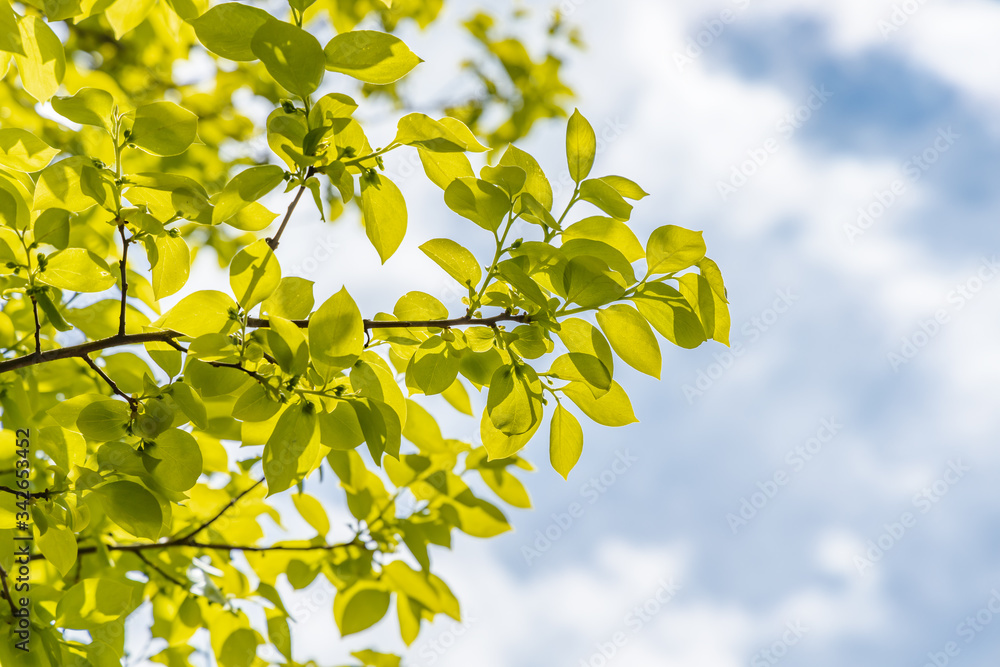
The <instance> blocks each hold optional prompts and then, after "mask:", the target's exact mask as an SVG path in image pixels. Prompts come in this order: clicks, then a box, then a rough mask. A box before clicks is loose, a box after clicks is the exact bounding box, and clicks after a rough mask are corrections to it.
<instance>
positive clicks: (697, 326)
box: [632, 283, 707, 349]
mask: <svg viewBox="0 0 1000 667" xmlns="http://www.w3.org/2000/svg"><path fill="white" fill-rule="evenodd" d="M632 302H633V303H635V306H636V308H638V309H639V312H640V313H642V316H643V317H645V318H646V319H647V320H648V321H649V323H650V324H652V325H653V328H654V329H656V330H657V331H658V332H659V333H660V335H661V336H663V337H664V338H666V339H667V340H669V341H670V342H671V343H673V344H674V345H678V346H680V347H683V348H686V349H694V348H696V347H698V346H699V345H701V344H702V343H704V342H705V340H706V339H707V335H706V333H705V328H704V326H703V325H702V323H701V320H700V319H699V318H698V314H697V313H696V312H695V311H694V308H693V307H692V306H691V304H690V303H689V302H688V300H687V299H685V298H684V295H682V294H681V293H680V292H678V291H677V290H676V289H674V288H673V287H671V286H670V285H665V284H663V283H646V284H645V285H643V286H642V287H641V288H640V289H639V290H638V292H637V294H636V296H635V297H633V298H632Z"/></svg>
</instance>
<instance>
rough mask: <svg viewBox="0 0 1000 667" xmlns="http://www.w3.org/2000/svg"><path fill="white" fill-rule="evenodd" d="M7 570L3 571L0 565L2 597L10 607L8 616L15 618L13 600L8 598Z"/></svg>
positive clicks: (15, 610) (15, 611) (15, 612)
mask: <svg viewBox="0 0 1000 667" xmlns="http://www.w3.org/2000/svg"><path fill="white" fill-rule="evenodd" d="M7 576H8V575H7V570H5V569H4V567H3V565H0V582H2V583H3V596H4V597H5V598H7V603H8V604H9V605H10V614H11V617H12V618H17V609H16V608H15V607H14V598H12V597H11V596H10V588H9V587H8V586H7Z"/></svg>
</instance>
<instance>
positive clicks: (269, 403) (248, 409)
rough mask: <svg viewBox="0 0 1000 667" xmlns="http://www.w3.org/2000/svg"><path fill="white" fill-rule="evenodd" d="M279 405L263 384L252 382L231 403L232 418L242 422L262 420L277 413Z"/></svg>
mask: <svg viewBox="0 0 1000 667" xmlns="http://www.w3.org/2000/svg"><path fill="white" fill-rule="evenodd" d="M280 408H281V405H280V404H279V403H277V402H275V400H274V399H272V398H271V397H270V395H269V394H268V391H267V389H265V388H264V386H263V385H260V384H253V385H250V388H249V389H247V390H246V391H244V392H243V393H242V394H240V397H239V398H238V399H236V403H234V404H233V418H234V419H239V420H240V421H243V422H264V421H267V420H268V419H270V418H271V417H273V416H274V415H276V414H277V413H278V410H279V409H280Z"/></svg>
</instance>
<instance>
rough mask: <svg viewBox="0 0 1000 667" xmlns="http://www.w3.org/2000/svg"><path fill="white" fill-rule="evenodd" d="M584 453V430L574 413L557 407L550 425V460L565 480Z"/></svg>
mask: <svg viewBox="0 0 1000 667" xmlns="http://www.w3.org/2000/svg"><path fill="white" fill-rule="evenodd" d="M582 453H583V429H582V428H580V422H578V421H577V419H576V417H574V416H573V413H572V412H570V411H569V410H567V409H566V408H564V407H563V406H561V405H557V406H556V409H555V411H554V412H553V413H552V421H551V422H550V424H549V460H550V461H551V462H552V467H553V468H554V469H555V471H556V472H557V473H559V474H560V475H562V476H563V478H564V479H569V473H570V471H571V470H572V469H573V467H574V466H575V465H576V462H577V461H579V460H580V454H582Z"/></svg>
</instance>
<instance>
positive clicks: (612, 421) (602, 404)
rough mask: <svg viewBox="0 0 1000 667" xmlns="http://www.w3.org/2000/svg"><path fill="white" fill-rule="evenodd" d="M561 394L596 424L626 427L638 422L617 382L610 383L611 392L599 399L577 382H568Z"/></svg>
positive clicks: (629, 402)
mask: <svg viewBox="0 0 1000 667" xmlns="http://www.w3.org/2000/svg"><path fill="white" fill-rule="evenodd" d="M563 393H565V394H566V396H568V397H569V399H570V400H571V401H573V402H574V403H576V405H577V407H579V408H580V409H581V410H583V413H584V414H585V415H587V416H588V417H590V418H591V419H593V420H594V421H595V422H597V423H598V424H602V425H604V426H627V425H628V424H634V423H635V422H638V421H639V420H638V419H636V418H635V413H634V412H633V411H632V402H631V401H629V399H628V395H627V394H626V393H625V390H624V389H622V387H621V385H620V384H618V383H617V382H612V383H611V390H610V391H609V392H608V393H607V394H605V395H604V396H601V397H600V398H594V395H593V393H591V391H590V390H589V389H588V388H587V386H586V385H584V384H580V383H577V382H570V383H569V384H568V385H566V386H565V387H564V388H563Z"/></svg>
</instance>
